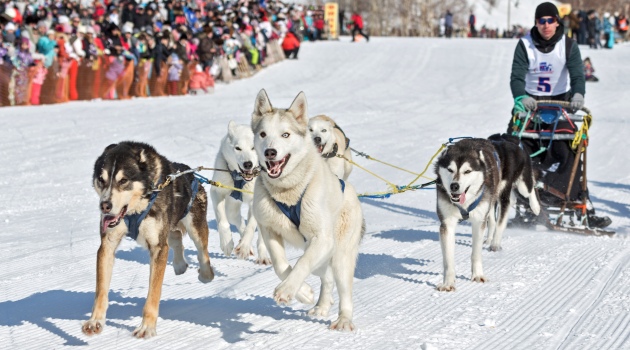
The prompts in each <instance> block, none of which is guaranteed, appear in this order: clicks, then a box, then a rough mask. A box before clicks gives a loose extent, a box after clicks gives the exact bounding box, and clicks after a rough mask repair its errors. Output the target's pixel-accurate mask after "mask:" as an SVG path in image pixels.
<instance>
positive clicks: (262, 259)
mask: <svg viewBox="0 0 630 350" xmlns="http://www.w3.org/2000/svg"><path fill="white" fill-rule="evenodd" d="M256 264H259V265H271V258H270V257H269V255H264V256H263V255H258V258H256Z"/></svg>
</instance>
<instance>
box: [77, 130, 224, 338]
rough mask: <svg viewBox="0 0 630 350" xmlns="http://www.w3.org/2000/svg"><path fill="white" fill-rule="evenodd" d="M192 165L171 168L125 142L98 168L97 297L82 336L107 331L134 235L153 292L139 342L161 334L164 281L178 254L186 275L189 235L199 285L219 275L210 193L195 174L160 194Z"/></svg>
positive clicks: (147, 149) (178, 270)
mask: <svg viewBox="0 0 630 350" xmlns="http://www.w3.org/2000/svg"><path fill="white" fill-rule="evenodd" d="M188 169H190V168H189V167H188V166H186V165H184V164H179V163H171V162H170V161H169V160H168V159H166V158H165V157H164V156H161V155H160V154H158V153H157V152H156V151H155V149H154V148H153V147H151V146H149V145H147V144H144V143H138V142H121V143H119V144H113V145H110V146H107V148H105V151H104V152H103V154H102V155H101V156H100V157H98V159H97V160H96V163H95V164H94V175H93V179H92V182H93V185H94V189H95V190H96V193H97V194H98V195H99V197H100V204H99V207H100V211H101V220H100V229H99V231H100V234H101V245H100V247H99V249H98V254H97V258H96V296H95V298H94V306H93V308H92V316H91V317H90V319H89V320H88V321H87V322H85V323H84V324H83V327H82V330H83V333H85V334H88V335H92V334H98V333H100V332H101V331H102V330H103V327H104V326H105V315H106V312H107V307H108V305H109V302H108V293H109V285H110V281H111V277H112V268H113V265H114V253H115V251H116V248H117V247H118V245H119V244H120V241H121V240H122V239H123V237H125V235H129V236H130V237H132V238H133V239H135V240H136V242H137V243H138V244H140V245H141V246H144V247H145V248H147V249H148V250H149V256H150V259H151V263H150V269H151V273H150V280H149V293H148V295H147V300H146V303H145V305H144V309H143V312H142V323H141V324H140V326H139V327H138V328H136V329H135V330H134V332H133V334H134V336H136V337H138V338H149V337H152V336H154V335H156V331H155V327H156V322H157V318H158V308H159V303H160V295H161V293H162V281H163V280H164V271H165V269H166V263H167V260H168V249H169V247H171V248H172V249H173V253H174V254H173V268H174V270H175V274H176V275H180V274H182V273H184V272H185V271H186V269H187V268H188V264H187V263H186V260H185V258H184V246H183V244H182V237H183V235H184V234H185V233H188V234H189V235H190V238H191V239H192V240H193V242H194V243H195V246H196V247H197V256H198V259H199V271H198V272H199V280H200V281H201V282H204V283H208V282H210V281H212V279H213V278H214V272H213V270H212V266H210V257H209V256H208V224H207V223H206V211H207V207H208V199H207V195H206V191H205V190H204V189H203V187H202V186H201V184H199V182H198V181H197V180H196V179H195V177H194V176H193V175H192V174H185V175H182V176H180V177H177V178H176V179H175V180H173V181H172V182H170V183H169V184H167V185H166V186H165V187H164V188H163V189H162V190H161V191H154V189H155V188H156V187H158V186H159V185H161V184H165V183H166V181H167V176H168V175H169V174H174V173H176V172H178V171H179V172H181V171H186V170H188Z"/></svg>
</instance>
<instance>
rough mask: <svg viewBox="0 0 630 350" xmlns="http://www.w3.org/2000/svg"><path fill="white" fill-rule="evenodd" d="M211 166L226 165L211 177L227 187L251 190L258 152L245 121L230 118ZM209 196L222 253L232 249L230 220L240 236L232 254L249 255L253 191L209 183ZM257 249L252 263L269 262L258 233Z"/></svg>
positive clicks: (228, 253)
mask: <svg viewBox="0 0 630 350" xmlns="http://www.w3.org/2000/svg"><path fill="white" fill-rule="evenodd" d="M214 167H215V168H216V169H227V170H229V171H230V172H229V173H227V172H222V171H215V172H214V176H213V177H212V180H214V181H218V182H221V183H222V184H225V185H228V186H230V187H234V188H239V189H242V190H245V191H249V192H254V182H253V181H252V180H253V179H254V178H255V177H256V173H257V172H258V168H259V166H258V156H257V155H256V151H255V150H254V133H253V132H252V128H251V127H250V126H249V125H239V124H236V123H235V122H233V121H230V123H229V124H228V133H227V135H226V136H225V137H224V138H223V139H222V140H221V147H220V149H219V153H218V154H217V157H216V160H215V162H214ZM210 197H211V198H212V205H213V207H214V213H215V217H216V219H217V227H218V230H219V237H220V246H221V250H222V251H223V253H224V254H225V255H227V256H230V255H232V250H233V249H234V240H233V239H232V231H231V230H230V224H232V225H234V226H236V228H237V229H238V232H239V233H240V235H241V240H240V242H239V243H238V245H237V246H236V249H234V252H235V253H236V256H237V257H239V258H240V259H248V258H249V257H250V256H253V255H254V249H253V248H252V240H253V239H254V232H255V231H256V219H255V218H254V215H253V212H252V200H253V198H254V195H253V194H250V193H244V192H239V191H233V190H230V189H226V188H222V187H216V186H213V187H212V188H211V189H210ZM242 204H245V205H247V207H248V209H249V211H248V214H247V222H245V220H244V219H243V218H242V216H241V205H242ZM257 250H258V258H257V259H256V263H258V264H263V265H270V264H271V259H270V258H269V253H267V248H266V247H265V242H264V240H263V239H262V237H258V243H257Z"/></svg>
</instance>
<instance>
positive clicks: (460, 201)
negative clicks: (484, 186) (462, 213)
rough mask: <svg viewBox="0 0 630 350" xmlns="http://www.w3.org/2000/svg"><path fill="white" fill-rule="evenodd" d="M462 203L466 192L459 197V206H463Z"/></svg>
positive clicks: (464, 200)
mask: <svg viewBox="0 0 630 350" xmlns="http://www.w3.org/2000/svg"><path fill="white" fill-rule="evenodd" d="M464 202H466V192H463V193H462V194H460V195H459V204H460V205H464Z"/></svg>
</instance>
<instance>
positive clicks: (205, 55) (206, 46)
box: [197, 26, 217, 70]
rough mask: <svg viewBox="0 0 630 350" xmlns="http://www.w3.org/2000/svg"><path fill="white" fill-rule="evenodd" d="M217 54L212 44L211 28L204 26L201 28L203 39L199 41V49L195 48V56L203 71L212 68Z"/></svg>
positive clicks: (214, 45)
mask: <svg viewBox="0 0 630 350" xmlns="http://www.w3.org/2000/svg"><path fill="white" fill-rule="evenodd" d="M216 54H217V47H216V44H215V43H214V34H213V31H212V27H211V26H205V27H204V28H203V37H202V38H201V40H199V47H197V55H198V56H199V62H200V63H201V67H202V69H203V70H206V68H208V67H212V63H213V61H214V56H215V55H216Z"/></svg>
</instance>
